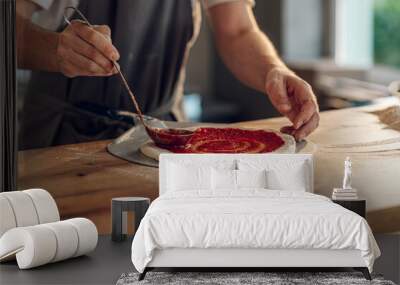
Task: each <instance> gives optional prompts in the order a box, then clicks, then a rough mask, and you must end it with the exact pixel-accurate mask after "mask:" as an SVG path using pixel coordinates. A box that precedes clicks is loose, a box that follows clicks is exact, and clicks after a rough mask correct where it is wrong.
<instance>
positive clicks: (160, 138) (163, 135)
mask: <svg viewBox="0 0 400 285" xmlns="http://www.w3.org/2000/svg"><path fill="white" fill-rule="evenodd" d="M68 9H72V10H74V11H75V12H77V13H78V15H79V16H80V17H81V18H82V20H83V23H85V24H86V25H88V26H89V27H91V28H94V27H93V25H92V24H90V23H89V21H88V19H87V18H86V17H85V16H84V15H83V13H82V12H81V11H79V9H78V8H76V7H73V6H69V7H66V8H65V10H64V15H63V16H64V21H65V22H66V23H67V24H68V25H71V22H70V21H69V19H68V17H67V16H66V11H67V10H68ZM111 62H112V64H113V66H114V67H115V69H116V70H117V71H118V74H119V78H120V79H121V81H122V83H123V85H124V86H125V89H126V90H127V91H128V94H129V96H130V98H131V100H132V102H133V105H134V106H135V109H136V111H137V113H138V115H139V119H140V122H141V123H142V124H143V126H144V128H145V130H146V132H147V134H148V135H149V137H150V138H151V139H152V140H153V141H154V142H155V143H156V144H157V145H160V146H172V145H173V146H175V147H179V146H182V147H183V146H184V145H185V144H186V142H187V141H188V140H189V139H190V137H191V136H192V135H193V131H189V130H184V129H172V128H154V127H150V126H148V125H147V124H146V123H145V120H144V118H143V117H144V116H143V113H142V111H141V109H140V107H139V104H138V102H137V101H136V97H135V95H134V94H133V92H132V90H131V88H130V87H129V84H128V82H127V80H126V78H125V76H124V75H123V74H122V72H121V69H120V67H119V65H118V64H117V62H116V61H111Z"/></svg>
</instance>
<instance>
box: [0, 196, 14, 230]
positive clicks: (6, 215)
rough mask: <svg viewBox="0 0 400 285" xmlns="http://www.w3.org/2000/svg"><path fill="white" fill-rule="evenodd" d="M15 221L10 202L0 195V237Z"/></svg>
mask: <svg viewBox="0 0 400 285" xmlns="http://www.w3.org/2000/svg"><path fill="white" fill-rule="evenodd" d="M16 226H17V222H16V221H15V216H14V212H13V209H12V208H11V205H10V202H9V201H8V199H7V198H6V197H3V196H1V195H0V237H1V236H2V235H3V234H4V233H5V232H6V231H8V230H9V229H12V228H15V227H16Z"/></svg>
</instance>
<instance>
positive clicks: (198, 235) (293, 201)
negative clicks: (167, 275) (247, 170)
mask: <svg viewBox="0 0 400 285" xmlns="http://www.w3.org/2000/svg"><path fill="white" fill-rule="evenodd" d="M223 193H224V192H221V196H219V197H215V196H207V195H202V196H199V195H198V192H197V191H185V194H184V196H182V193H180V194H179V195H176V194H174V192H172V193H167V194H164V195H162V196H160V197H159V198H157V199H156V200H155V201H154V202H153V203H152V204H151V206H150V208H149V210H148V212H147V213H146V215H145V217H144V218H143V220H142V222H141V223H140V226H139V228H138V230H137V232H136V235H135V237H134V240H133V243H132V262H133V264H134V266H135V268H136V269H137V270H138V271H139V272H143V270H144V268H145V267H146V265H147V264H148V263H149V262H150V261H151V260H152V258H153V254H154V250H155V249H167V248H274V249H282V248H287V249H357V250H360V251H361V256H362V258H363V259H364V260H365V264H366V266H367V267H368V268H369V270H370V271H372V267H373V263H374V260H375V259H376V258H377V257H378V256H379V255H380V251H379V248H378V246H377V244H376V241H375V239H374V237H373V235H372V232H371V230H370V228H369V226H368V224H367V222H366V221H365V219H363V218H362V217H360V216H359V215H357V214H355V213H353V212H351V211H349V210H346V209H344V208H342V207H341V206H339V205H337V204H335V203H333V202H332V201H330V200H329V199H328V198H326V197H323V196H320V195H315V194H311V193H307V192H298V191H277V190H275V191H270V190H260V189H247V190H242V191H235V193H233V192H232V193H229V194H223ZM225 195H226V196H225Z"/></svg>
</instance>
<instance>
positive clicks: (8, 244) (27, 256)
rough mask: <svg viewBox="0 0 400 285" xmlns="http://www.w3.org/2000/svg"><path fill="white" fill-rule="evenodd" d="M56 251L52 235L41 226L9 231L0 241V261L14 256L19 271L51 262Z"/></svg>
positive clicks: (54, 238) (54, 239)
mask: <svg viewBox="0 0 400 285" xmlns="http://www.w3.org/2000/svg"><path fill="white" fill-rule="evenodd" d="M56 250H57V240H56V237H55V235H54V233H53V232H52V231H51V230H50V229H49V228H46V227H43V226H41V225H36V226H30V227H19V228H14V229H11V230H9V231H8V232H6V233H5V234H4V235H3V236H2V237H1V239H0V260H1V261H2V260H9V259H12V258H13V256H14V255H16V257H17V262H18V266H19V268H21V269H28V268H32V267H36V266H40V265H43V264H46V263H49V262H51V260H52V259H53V257H54V255H55V253H56Z"/></svg>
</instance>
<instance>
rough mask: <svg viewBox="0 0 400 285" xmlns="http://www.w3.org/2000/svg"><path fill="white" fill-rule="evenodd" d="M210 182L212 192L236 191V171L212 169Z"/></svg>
mask: <svg viewBox="0 0 400 285" xmlns="http://www.w3.org/2000/svg"><path fill="white" fill-rule="evenodd" d="M211 181H212V182H211V183H212V186H211V187H212V189H213V190H222V189H223V190H236V188H237V187H236V170H234V169H216V168H212V171H211Z"/></svg>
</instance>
